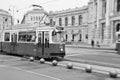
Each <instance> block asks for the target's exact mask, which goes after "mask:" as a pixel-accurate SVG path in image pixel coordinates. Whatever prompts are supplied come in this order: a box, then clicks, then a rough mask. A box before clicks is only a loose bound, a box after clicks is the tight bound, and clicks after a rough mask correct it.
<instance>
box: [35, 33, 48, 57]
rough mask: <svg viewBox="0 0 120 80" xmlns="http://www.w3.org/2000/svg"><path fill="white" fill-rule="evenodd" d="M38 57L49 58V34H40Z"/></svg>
mask: <svg viewBox="0 0 120 80" xmlns="http://www.w3.org/2000/svg"><path fill="white" fill-rule="evenodd" d="M37 51H38V53H37V55H38V56H40V57H47V56H48V54H47V53H48V52H49V32H48V31H41V32H39V33H38V47H37Z"/></svg>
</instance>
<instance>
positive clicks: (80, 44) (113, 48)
mask: <svg viewBox="0 0 120 80" xmlns="http://www.w3.org/2000/svg"><path fill="white" fill-rule="evenodd" d="M66 47H76V48H85V49H99V50H115V46H109V45H100V47H98V46H97V45H95V46H94V48H92V46H91V45H90V44H87V43H70V44H66Z"/></svg>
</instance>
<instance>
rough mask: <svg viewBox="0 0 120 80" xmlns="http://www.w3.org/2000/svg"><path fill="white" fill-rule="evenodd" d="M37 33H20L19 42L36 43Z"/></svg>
mask: <svg viewBox="0 0 120 80" xmlns="http://www.w3.org/2000/svg"><path fill="white" fill-rule="evenodd" d="M35 39H36V38H35V32H19V39H18V41H23V42H35Z"/></svg>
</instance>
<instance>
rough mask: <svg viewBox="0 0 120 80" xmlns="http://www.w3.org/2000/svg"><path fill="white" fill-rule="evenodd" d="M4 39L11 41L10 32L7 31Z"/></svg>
mask: <svg viewBox="0 0 120 80" xmlns="http://www.w3.org/2000/svg"><path fill="white" fill-rule="evenodd" d="M4 41H10V33H5V36H4Z"/></svg>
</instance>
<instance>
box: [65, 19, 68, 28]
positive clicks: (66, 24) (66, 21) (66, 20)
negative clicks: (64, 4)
mask: <svg viewBox="0 0 120 80" xmlns="http://www.w3.org/2000/svg"><path fill="white" fill-rule="evenodd" d="M65 26H68V17H65Z"/></svg>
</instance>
